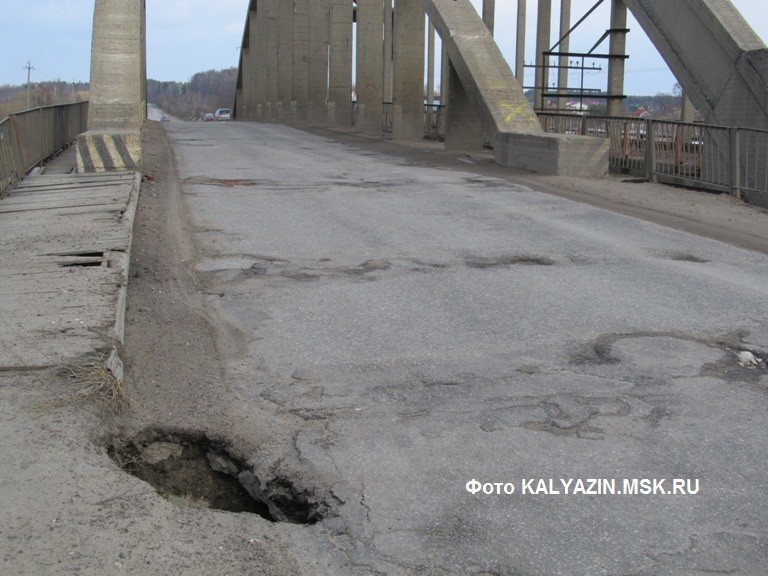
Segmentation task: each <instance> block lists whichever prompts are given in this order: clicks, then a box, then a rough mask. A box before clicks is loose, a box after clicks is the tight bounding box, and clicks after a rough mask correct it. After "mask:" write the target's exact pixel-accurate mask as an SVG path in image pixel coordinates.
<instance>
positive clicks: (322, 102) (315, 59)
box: [308, 0, 330, 124]
mask: <svg viewBox="0 0 768 576" xmlns="http://www.w3.org/2000/svg"><path fill="white" fill-rule="evenodd" d="M329 17H330V5H329V3H328V0H310V2H309V73H308V84H309V94H308V109H309V110H308V112H309V114H308V117H309V121H310V122H314V123H318V124H324V123H325V122H326V121H327V108H326V103H327V102H328V32H329V30H328V18H329Z"/></svg>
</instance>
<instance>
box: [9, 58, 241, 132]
mask: <svg viewBox="0 0 768 576" xmlns="http://www.w3.org/2000/svg"><path fill="white" fill-rule="evenodd" d="M236 85H237V68H227V69H226V70H208V71H207V72H198V73H197V74H195V75H194V76H192V78H191V79H190V80H189V81H188V82H163V81H160V80H147V101H148V102H152V103H155V104H157V105H158V106H160V108H162V109H163V110H165V111H166V112H167V113H169V114H172V115H174V116H176V117H178V118H183V119H185V120H194V119H197V118H199V117H201V116H202V115H204V114H205V113H206V112H213V111H215V110H216V109H218V108H231V107H232V105H233V104H234V101H235V89H236ZM89 90H90V86H89V84H88V83H87V82H64V81H62V80H54V81H51V82H34V83H33V84H32V85H31V86H30V89H29V107H30V108H39V107H41V106H52V105H54V104H68V103H71V102H81V101H83V100H87V99H88V93H89ZM26 109H27V86H26V85H23V86H8V85H6V86H0V118H2V117H5V116H7V115H8V114H14V113H16V112H22V111H23V110H26Z"/></svg>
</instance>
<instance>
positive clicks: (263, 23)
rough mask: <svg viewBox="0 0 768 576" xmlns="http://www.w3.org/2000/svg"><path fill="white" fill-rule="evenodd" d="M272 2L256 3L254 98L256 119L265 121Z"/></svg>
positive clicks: (265, 0)
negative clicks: (270, 6) (270, 8)
mask: <svg viewBox="0 0 768 576" xmlns="http://www.w3.org/2000/svg"><path fill="white" fill-rule="evenodd" d="M270 2H271V0H259V1H258V2H256V26H255V27H254V30H255V32H256V42H255V43H254V44H252V46H253V45H255V46H256V54H254V58H253V60H254V62H255V64H256V67H255V70H256V78H255V84H254V91H253V93H254V96H255V101H256V119H257V120H263V119H265V118H269V116H270V114H269V111H268V107H267V102H268V101H269V92H268V83H269V72H268V67H269V4H270Z"/></svg>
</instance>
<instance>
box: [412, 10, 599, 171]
mask: <svg viewBox="0 0 768 576" xmlns="http://www.w3.org/2000/svg"><path fill="white" fill-rule="evenodd" d="M423 2H424V7H425V9H426V11H427V14H428V15H429V18H430V20H431V21H432V22H433V23H434V25H435V28H436V29H437V31H438V33H439V34H440V37H441V38H442V40H443V46H444V47H445V48H446V50H447V52H448V56H449V58H450V59H451V63H452V65H453V66H454V68H455V72H456V74H457V76H458V77H459V79H460V81H461V84H462V85H463V87H464V89H465V91H466V94H467V96H468V98H469V99H470V100H471V102H472V103H473V105H474V108H475V110H476V111H477V112H479V114H480V116H481V117H482V121H483V126H484V127H485V131H486V133H488V134H489V135H491V142H492V144H493V147H494V153H495V156H496V161H497V162H499V163H500V164H503V165H506V166H511V167H516V168H522V169H525V170H531V171H535V172H543V173H547V174H570V175H579V176H603V175H605V174H606V173H607V172H608V142H607V141H606V140H603V139H600V138H588V137H580V136H558V135H551V134H545V133H544V132H543V130H542V128H541V125H540V124H539V121H538V118H537V117H536V114H535V113H534V111H533V109H532V108H531V106H530V104H528V101H527V100H526V99H525V96H524V94H523V89H522V87H521V86H520V83H519V82H518V81H517V80H516V79H515V77H514V76H513V75H512V71H511V70H510V69H509V65H508V64H507V62H506V60H505V59H504V57H503V56H502V54H501V51H500V50H499V47H498V46H497V45H496V43H495V42H494V41H493V37H492V36H491V33H490V31H489V30H488V28H487V27H486V25H485V24H484V23H483V21H482V20H481V18H480V16H479V15H478V14H477V12H476V10H475V8H474V7H473V6H472V4H471V3H470V2H469V0H423Z"/></svg>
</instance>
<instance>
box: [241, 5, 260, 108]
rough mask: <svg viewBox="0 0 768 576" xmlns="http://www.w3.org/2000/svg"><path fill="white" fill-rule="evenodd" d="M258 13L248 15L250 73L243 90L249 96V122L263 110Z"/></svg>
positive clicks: (253, 11) (246, 77)
mask: <svg viewBox="0 0 768 576" xmlns="http://www.w3.org/2000/svg"><path fill="white" fill-rule="evenodd" d="M256 13H257V10H256V9H254V10H251V11H250V12H249V13H248V64H247V66H246V70H247V71H248V73H247V74H246V75H244V77H243V83H244V84H245V83H247V85H248V87H247V88H244V89H243V90H244V91H245V92H246V93H247V94H248V96H247V98H248V99H247V110H246V114H245V118H246V119H247V120H258V119H259V114H258V111H259V110H260V109H261V99H260V98H259V89H260V88H263V86H262V85H260V83H259V45H258V30H257V27H258V19H257V18H256Z"/></svg>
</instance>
